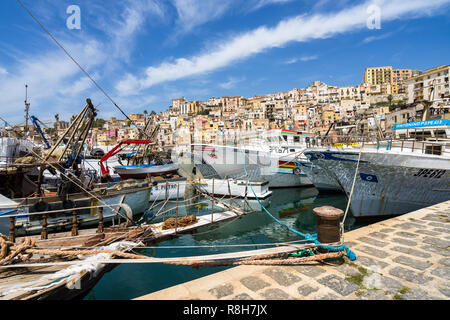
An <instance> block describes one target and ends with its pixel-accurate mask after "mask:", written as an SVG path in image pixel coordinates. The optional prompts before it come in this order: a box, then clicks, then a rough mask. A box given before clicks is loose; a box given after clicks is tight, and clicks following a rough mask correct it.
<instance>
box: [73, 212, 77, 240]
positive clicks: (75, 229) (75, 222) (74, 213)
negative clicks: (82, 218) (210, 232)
mask: <svg viewBox="0 0 450 320" xmlns="http://www.w3.org/2000/svg"><path fill="white" fill-rule="evenodd" d="M72 215H73V218H72V236H73V237H74V236H77V235H78V217H77V211H76V210H73V212H72Z"/></svg>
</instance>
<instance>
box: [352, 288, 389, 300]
mask: <svg viewBox="0 0 450 320" xmlns="http://www.w3.org/2000/svg"><path fill="white" fill-rule="evenodd" d="M356 300H391V298H390V297H388V296H386V295H384V294H382V293H379V292H377V291H374V290H365V291H364V292H362V293H359V294H357V295H356Z"/></svg>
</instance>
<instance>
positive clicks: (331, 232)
mask: <svg viewBox="0 0 450 320" xmlns="http://www.w3.org/2000/svg"><path fill="white" fill-rule="evenodd" d="M313 212H314V213H315V214H316V218H317V240H319V242H320V243H322V244H327V243H335V242H339V241H340V240H341V229H340V218H341V217H342V216H343V215H344V211H342V210H341V209H337V208H334V207H331V206H323V207H319V208H314V209H313Z"/></svg>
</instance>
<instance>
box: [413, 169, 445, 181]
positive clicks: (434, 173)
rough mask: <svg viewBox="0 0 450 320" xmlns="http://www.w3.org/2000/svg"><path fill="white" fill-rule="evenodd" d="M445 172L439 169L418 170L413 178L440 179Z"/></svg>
mask: <svg viewBox="0 0 450 320" xmlns="http://www.w3.org/2000/svg"><path fill="white" fill-rule="evenodd" d="M445 172H446V170H439V169H420V170H419V172H417V173H416V174H414V176H415V177H424V178H435V179H440V178H441V177H442V176H443V175H444V173H445Z"/></svg>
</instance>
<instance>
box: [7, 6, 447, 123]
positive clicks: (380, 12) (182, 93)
mask: <svg viewBox="0 0 450 320" xmlns="http://www.w3.org/2000/svg"><path fill="white" fill-rule="evenodd" d="M20 1H21V2H22V3H23V5H25V6H26V7H27V8H28V9H29V10H30V12H31V13H32V14H33V15H34V16H35V17H36V18H37V19H38V20H39V21H40V23H41V24H42V25H43V26H44V27H45V28H46V29H47V30H48V31H49V32H50V33H52V35H53V36H54V37H55V38H56V39H57V40H58V41H59V42H60V43H61V44H62V45H63V47H64V48H65V49H66V50H67V51H68V52H69V53H70V54H71V55H72V56H73V58H74V59H75V60H76V61H77V62H78V63H79V64H80V65H81V66H82V67H83V68H84V69H85V70H87V72H88V73H89V74H90V75H91V76H92V77H93V79H95V81H96V82H97V83H98V84H99V85H100V86H101V87H102V88H103V89H104V90H105V91H106V92H107V94H108V95H109V96H110V97H111V98H112V99H113V100H114V101H115V102H116V103H117V105H118V106H120V107H121V108H122V109H123V110H124V111H125V112H126V113H143V111H144V110H147V111H148V112H149V113H150V112H151V111H155V112H157V113H159V112H162V111H165V110H167V108H168V107H169V106H170V105H171V100H172V99H173V98H177V97H185V98H187V99H188V100H190V101H193V100H202V101H204V100H207V99H208V98H210V97H220V96H234V95H239V96H244V97H246V98H248V97H251V96H254V95H258V94H268V93H275V92H281V91H288V90H290V89H293V88H305V87H306V86H308V85H309V84H311V83H312V82H313V81H315V80H320V81H322V82H325V83H327V84H329V85H336V86H346V85H358V84H360V83H361V82H362V78H363V74H364V69H365V68H367V67H374V66H392V67H394V68H411V69H418V70H425V69H428V68H432V67H435V66H438V65H442V64H450V61H449V57H450V55H449V52H450V41H449V40H450V0H427V1H423V0H422V1H418V0H408V1H404V0H390V1H388V0H357V1H348V0H120V1H119V0H109V1H104V0H58V1H54V0H20ZM74 5H75V6H78V8H79V9H80V10H79V15H77V11H73V10H68V9H71V6H74ZM78 17H79V19H78ZM77 22H79V28H78V24H77ZM74 27H75V28H74ZM25 84H27V85H28V101H29V102H30V115H35V116H37V117H38V118H39V119H41V120H42V121H44V122H45V121H53V120H54V115H55V114H56V113H58V114H59V116H60V119H63V120H69V119H70V116H71V115H72V114H76V113H78V112H79V111H81V109H82V108H83V106H84V105H85V101H86V98H90V99H91V100H92V102H93V103H94V105H95V106H96V107H97V109H98V110H99V117H101V118H105V119H108V118H110V117H112V116H116V117H119V118H124V117H123V116H122V115H121V113H120V112H119V111H118V109H117V108H116V107H115V106H114V105H113V104H112V103H111V101H109V100H108V98H107V97H106V96H105V95H104V94H103V93H102V92H101V91H100V90H99V89H98V88H97V87H96V86H95V85H94V84H93V83H92V82H91V81H90V80H89V78H87V77H86V75H85V74H84V73H83V72H82V71H81V70H80V69H79V68H78V67H77V66H76V64H75V63H74V62H73V61H72V60H71V59H70V58H69V57H68V56H67V55H66V54H65V53H64V51H63V50H61V48H59V47H58V46H57V45H56V43H55V42H54V41H53V40H52V39H51V38H50V36H49V35H48V34H47V33H46V32H45V31H44V30H43V29H42V28H41V26H40V25H39V24H38V23H37V22H36V21H35V20H33V18H32V17H31V16H30V15H29V14H28V12H27V11H26V10H25V9H24V8H23V7H22V6H21V4H20V3H19V1H18V0H2V1H0V117H2V118H4V119H6V120H7V121H8V122H10V123H12V124H19V123H24V121H25V120H24V100H25ZM0 125H3V123H2V122H1V121H0Z"/></svg>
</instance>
